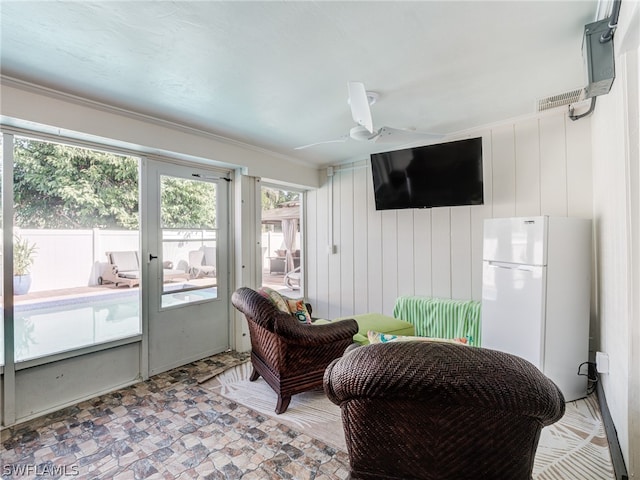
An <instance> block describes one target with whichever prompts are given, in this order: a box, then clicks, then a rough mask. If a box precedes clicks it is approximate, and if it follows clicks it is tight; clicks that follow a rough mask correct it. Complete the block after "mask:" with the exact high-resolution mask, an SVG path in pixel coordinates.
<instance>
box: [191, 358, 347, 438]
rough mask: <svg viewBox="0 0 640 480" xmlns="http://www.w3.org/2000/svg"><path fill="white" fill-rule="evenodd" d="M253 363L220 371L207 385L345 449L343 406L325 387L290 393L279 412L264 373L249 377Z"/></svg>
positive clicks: (249, 406) (256, 409)
mask: <svg viewBox="0 0 640 480" xmlns="http://www.w3.org/2000/svg"><path fill="white" fill-rule="evenodd" d="M251 370H252V367H251V363H244V364H242V365H238V366H235V367H233V368H230V369H228V370H227V371H225V372H223V373H221V374H219V375H218V376H216V377H215V378H213V379H212V380H211V381H209V382H206V384H204V385H206V387H207V388H210V389H211V390H213V391H214V392H216V393H218V394H219V395H222V396H223V397H225V398H227V399H229V400H233V401H234V402H237V403H239V404H241V405H244V406H245V407H248V408H251V409H253V410H255V411H257V412H260V413H262V414H264V415H266V416H268V417H270V418H273V419H274V420H277V421H279V422H281V423H283V424H285V425H287V426H289V427H291V428H293V429H295V430H298V431H300V432H302V433H305V434H308V435H309V436H310V437H311V438H315V439H317V440H320V441H322V442H324V443H326V444H327V445H329V446H331V447H335V448H337V449H339V450H343V451H346V450H347V447H346V444H345V440H344V433H343V431H342V420H341V417H340V407H338V406H337V405H334V404H333V403H331V401H330V400H329V399H328V398H327V397H326V395H325V394H324V392H323V391H322V390H317V391H311V392H304V393H300V394H298V395H294V396H293V397H291V403H290V404H289V408H287V410H286V411H285V412H284V413H282V414H280V415H276V413H275V411H274V410H275V408H276V402H277V399H278V398H277V396H276V394H275V392H274V391H273V390H272V389H271V387H270V386H269V385H267V382H265V381H264V379H263V378H262V377H260V378H258V380H256V381H255V382H250V381H249V376H250V375H251Z"/></svg>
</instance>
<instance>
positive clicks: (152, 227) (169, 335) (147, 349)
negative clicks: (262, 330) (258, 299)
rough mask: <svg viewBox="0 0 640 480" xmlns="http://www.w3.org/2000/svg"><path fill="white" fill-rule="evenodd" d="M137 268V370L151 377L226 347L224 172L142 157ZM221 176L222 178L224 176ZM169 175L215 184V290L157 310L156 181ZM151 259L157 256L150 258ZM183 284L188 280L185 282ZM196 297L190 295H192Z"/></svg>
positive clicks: (226, 204) (159, 281)
mask: <svg viewBox="0 0 640 480" xmlns="http://www.w3.org/2000/svg"><path fill="white" fill-rule="evenodd" d="M143 172H144V173H143V175H142V178H143V189H142V198H141V201H140V205H141V208H142V211H143V212H144V214H143V215H142V219H143V225H142V248H141V257H140V263H141V270H142V286H143V311H144V313H143V331H144V332H145V335H144V341H143V348H142V357H143V358H142V362H143V371H146V372H147V376H148V375H155V374H157V373H161V372H163V371H167V370H169V369H171V368H175V367H178V366H181V365H185V364H187V363H190V362H192V361H195V360H199V359H201V358H205V357H207V356H210V355H214V354H216V353H220V352H222V351H226V350H228V349H229V348H230V346H231V345H232V342H231V335H232V331H233V329H232V325H231V322H230V315H229V311H230V301H229V299H230V293H229V292H230V290H229V288H230V271H229V270H230V269H229V252H230V243H229V211H230V209H229V186H228V182H229V180H230V179H229V176H228V175H229V172H220V171H219V170H215V169H208V168H206V167H204V166H201V165H190V164H182V163H178V162H176V163H170V162H167V161H165V160H162V161H160V160H156V159H150V158H145V159H143ZM225 173H226V175H225ZM161 176H172V177H177V178H182V179H188V180H198V181H205V182H211V183H214V184H216V192H217V195H216V196H217V199H216V204H217V221H216V227H217V228H216V232H217V240H216V255H217V262H216V263H217V272H216V277H217V286H216V287H215V288H216V290H215V291H216V295H215V298H211V299H204V300H200V301H197V302H195V303H188V304H183V305H172V306H165V307H161V302H162V290H163V288H162V287H163V283H162V270H161V266H162V262H163V258H162V246H163V242H162V230H161V228H160V209H159V206H160V178H161ZM153 257H157V258H153ZM186 282H187V283H188V280H187V281H186ZM194 293H196V292H194Z"/></svg>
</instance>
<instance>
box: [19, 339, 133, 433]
mask: <svg viewBox="0 0 640 480" xmlns="http://www.w3.org/2000/svg"><path fill="white" fill-rule="evenodd" d="M79 378H81V379H82V381H78V379H79ZM140 379H141V374H140V344H139V343H131V344H128V345H122V346H119V347H115V348H111V349H108V350H101V351H98V352H94V353H90V354H87V355H82V356H79V357H73V358H67V359H65V360H60V361H57V362H52V363H46V364H44V365H38V366H35V367H32V368H26V369H24V370H18V371H17V372H16V420H17V422H22V421H24V420H27V419H29V418H32V417H36V416H40V415H43V414H45V413H48V412H51V411H55V410H58V409H60V408H63V407H65V406H68V405H72V404H74V403H77V402H79V401H81V400H85V399H87V398H92V397H95V396H96V395H100V394H101V393H104V392H109V391H112V390H115V389H117V388H120V387H123V386H126V385H130V384H132V383H135V382H138V381H140Z"/></svg>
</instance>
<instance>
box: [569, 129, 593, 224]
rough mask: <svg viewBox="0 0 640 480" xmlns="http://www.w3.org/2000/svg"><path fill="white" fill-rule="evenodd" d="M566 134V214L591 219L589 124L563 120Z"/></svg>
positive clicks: (591, 191) (591, 190)
mask: <svg viewBox="0 0 640 480" xmlns="http://www.w3.org/2000/svg"><path fill="white" fill-rule="evenodd" d="M565 123H566V132H567V139H566V142H567V200H568V204H567V212H568V216H570V217H581V218H591V216H592V215H593V184H592V181H591V178H592V168H593V167H592V165H593V162H592V159H591V142H586V141H584V139H585V138H588V137H589V134H590V132H591V128H590V124H589V122H585V121H583V120H578V121H573V120H571V119H569V118H565Z"/></svg>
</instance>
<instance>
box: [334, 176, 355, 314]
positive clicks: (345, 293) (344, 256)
mask: <svg viewBox="0 0 640 480" xmlns="http://www.w3.org/2000/svg"><path fill="white" fill-rule="evenodd" d="M353 189H354V185H353V170H350V171H348V172H344V173H343V174H342V175H340V205H339V210H340V243H339V244H338V249H339V252H340V255H339V258H340V316H344V315H350V314H351V313H352V312H353V311H354V305H355V302H354V286H353V282H354V278H353V268H354V267H353V252H354V248H355V245H354V236H353V218H354V211H353V194H354V192H353Z"/></svg>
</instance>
